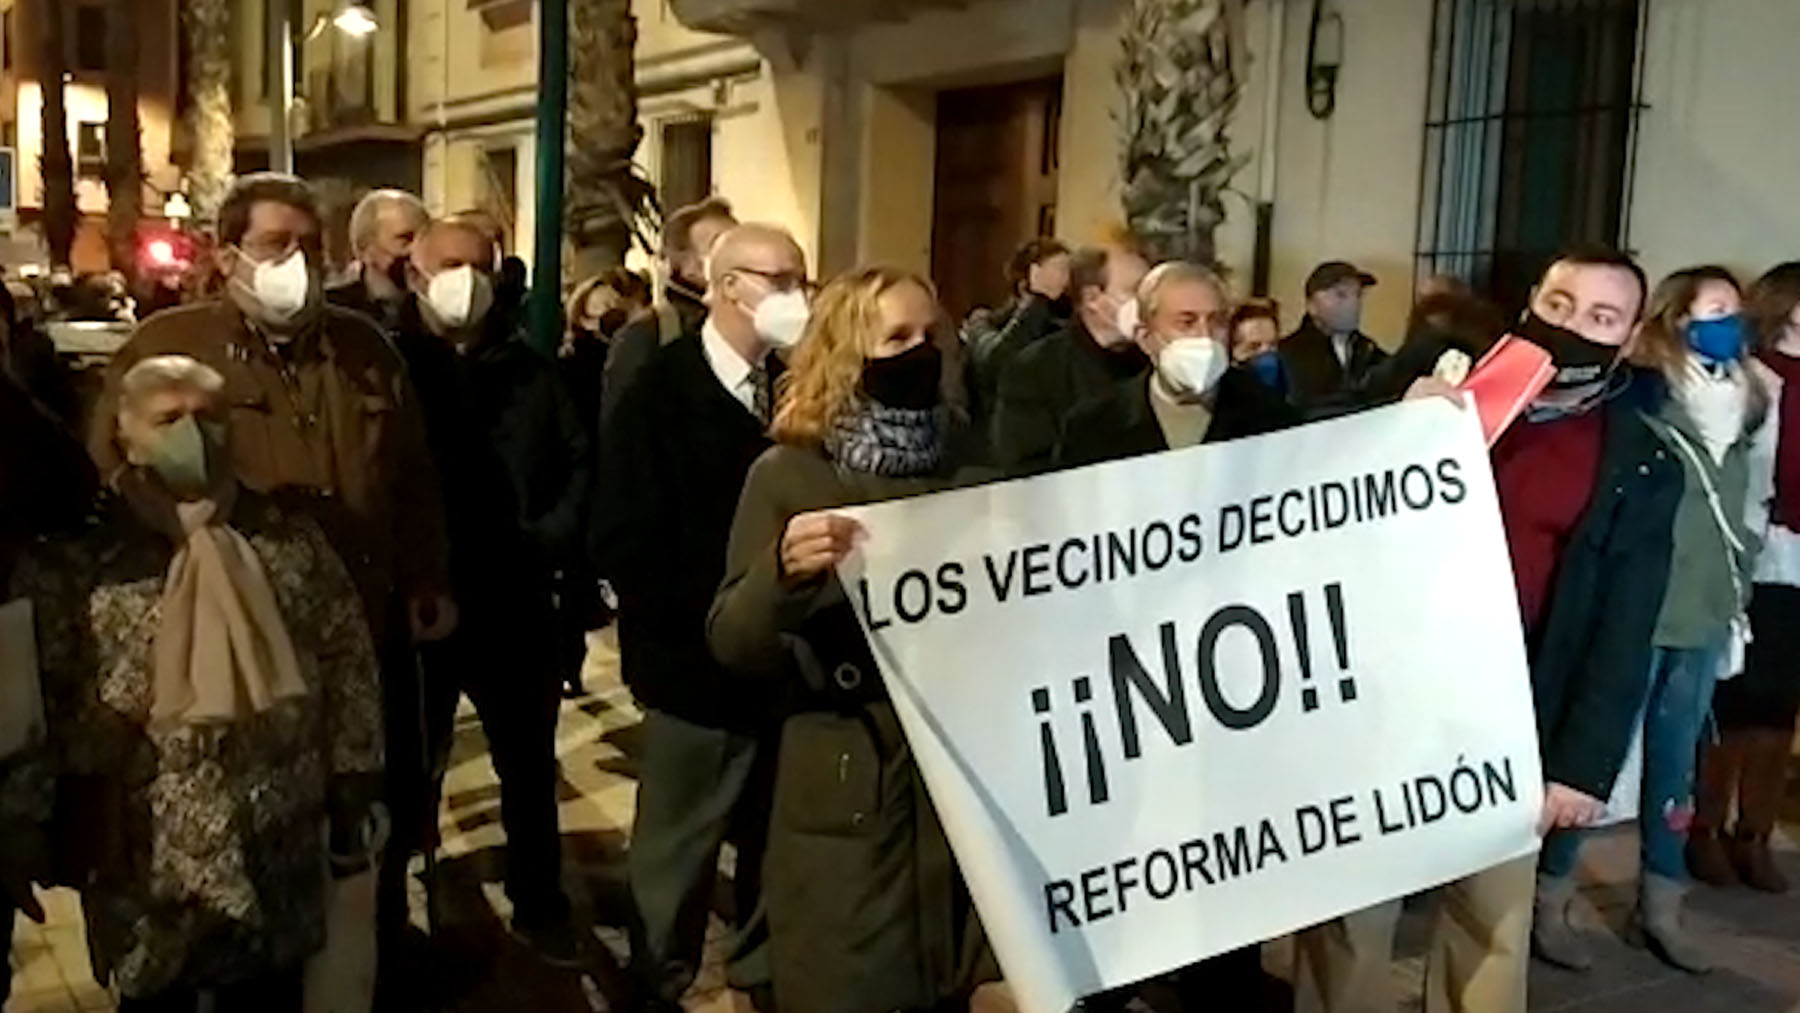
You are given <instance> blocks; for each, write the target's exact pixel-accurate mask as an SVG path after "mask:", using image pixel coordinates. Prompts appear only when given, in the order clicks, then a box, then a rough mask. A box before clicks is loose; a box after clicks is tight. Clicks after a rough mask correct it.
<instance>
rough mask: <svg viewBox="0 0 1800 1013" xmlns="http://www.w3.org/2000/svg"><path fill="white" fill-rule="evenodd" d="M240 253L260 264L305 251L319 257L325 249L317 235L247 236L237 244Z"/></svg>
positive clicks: (280, 234) (278, 234) (283, 258)
mask: <svg viewBox="0 0 1800 1013" xmlns="http://www.w3.org/2000/svg"><path fill="white" fill-rule="evenodd" d="M236 246H237V248H238V250H239V252H241V253H243V254H244V255H245V256H247V257H249V258H250V259H251V260H254V261H256V262H257V263H259V264H265V263H271V262H274V261H279V260H285V259H286V258H287V256H288V255H289V254H291V253H293V252H294V251H295V250H304V251H305V252H307V253H308V254H312V255H314V256H317V255H318V254H319V253H320V252H321V251H322V250H323V249H324V244H323V240H321V239H320V238H319V236H318V235H317V234H310V233H309V234H306V235H300V236H296V235H292V234H283V233H277V234H276V235H272V236H263V237H258V238H257V239H254V240H252V239H250V238H249V237H248V236H246V237H245V238H244V239H243V240H241V241H239V242H238V243H237V244H236Z"/></svg>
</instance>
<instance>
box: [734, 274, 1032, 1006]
mask: <svg viewBox="0 0 1800 1013" xmlns="http://www.w3.org/2000/svg"><path fill="white" fill-rule="evenodd" d="M961 375H962V373H961V365H960V362H959V361H958V356H957V343H956V341H955V340H954V339H953V338H951V337H949V336H948V335H947V334H946V332H945V331H944V329H943V328H942V327H941V326H940V324H939V310H938V307H937V302H936V296H935V294H934V292H933V290H932V288H931V285H930V283H929V282H927V281H925V280H924V279H923V278H921V277H918V276H917V275H914V274H911V273H909V272H906V271H901V270H896V269H891V268H882V267H869V268H863V269H860V270H856V271H851V272H849V273H848V274H846V275H844V276H842V277H840V278H838V279H837V280H835V281H833V282H832V283H831V284H830V285H828V286H826V288H825V290H824V291H823V292H822V293H821V294H820V295H819V297H818V300H817V301H816V303H815V304H814V308H813V318H812V323H811V325H810V326H809V327H808V329H807V334H806V337H805V339H804V340H803V341H802V342H801V344H800V348H799V351H798V352H797V353H796V355H795V358H794V361H793V363H792V366H791V368H790V370H789V372H788V374H787V377H786V383H785V386H784V388H783V390H782V393H781V399H780V404H779V407H778V409H777V411H776V413H775V417H774V422H773V425H772V432H771V435H772V436H773V438H774V440H775V446H774V447H773V448H772V449H770V450H769V451H768V452H766V453H765V454H764V455H763V456H762V458H761V459H760V460H758V461H757V463H756V465H755V466H754V467H753V468H752V469H751V471H750V475H749V478H748V479H747V480H746V482H745V485H744V491H743V495H742V498H741V499H740V501H739V503H738V510H737V517H736V519H735V521H734V522H733V525H732V531H731V543H730V548H729V550H728V554H727V559H726V578H725V582H724V584H723V585H722V586H721V588H720V591H719V596H718V599H717V600H716V601H715V602H714V604H713V612H712V616H711V619H710V621H709V624H708V640H709V642H710V644H711V646H712V649H713V653H714V654H715V655H716V656H717V658H718V659H719V661H721V662H722V663H723V664H724V665H725V666H726V667H727V668H730V669H732V670H733V671H735V672H737V673H739V674H741V675H743V676H745V677H753V678H761V679H764V680H767V682H768V684H769V686H770V690H769V691H770V692H771V693H780V694H783V695H785V696H788V697H790V698H791V704H790V709H789V713H790V714H791V715H792V716H791V717H789V718H788V719H787V721H786V724H785V727H784V728H783V730H782V736H781V748H780V754H779V757H778V759H777V770H776V780H775V804H774V811H773V813H772V814H771V826H770V831H769V844H768V858H767V861H766V862H765V863H764V876H765V878H764V881H763V896H764V901H765V904H766V907H767V910H768V917H769V929H770V939H771V963H772V972H773V980H774V989H775V998H776V1002H777V1004H778V1005H779V1006H780V1008H781V1009H782V1010H783V1011H785V1013H885V1011H889V1010H923V1009H936V1008H939V1007H940V1005H943V1006H945V1007H946V1008H947V1007H948V1005H949V1003H950V1002H952V1001H956V1002H961V1001H964V1000H966V997H967V996H968V995H969V994H970V993H971V992H972V991H973V989H974V987H975V986H976V985H977V984H979V983H981V982H983V981H985V980H991V979H995V978H998V976H999V975H998V971H997V969H996V967H995V965H994V962H993V959H992V956H991V954H990V951H989V949H988V947H987V944H986V940H985V937H984V935H983V933H982V930H981V926H980V922H979V920H978V919H977V917H976V914H975V911H974V908H973V907H972V906H971V904H970V900H969V896H968V891H967V889H966V888H965V886H964V884H963V882H962V878H961V875H960V874H959V872H958V871H957V867H956V862H955V860H954V858H953V857H952V856H951V853H950V847H949V844H948V842H947V841H946V839H945V837H944V831H943V828H942V827H941V826H940V825H939V823H938V819H937V814H936V812H935V810H934V809H933V807H932V804H931V800H930V798H929V797H928V796H927V795H926V792H925V785H924V783H923V781H922V780H921V778H920V776H919V773H918V770H917V768H916V767H915V766H914V763H913V760H912V754H911V752H910V751H909V749H908V747H907V742H906V736H905V735H904V734H902V732H901V729H900V725H899V723H898V721H897V720H896V718H895V715H894V708H893V706H892V704H891V703H890V702H889V700H888V697H887V694H886V692H885V691H884V690H883V688H882V684H881V677H880V675H879V673H878V672H877V669H876V667H875V660H874V657H873V656H872V655H871V654H870V652H869V647H868V645H867V643H866V641H865V640H864V638H863V634H862V630H861V628H860V627H859V626H858V625H857V621H856V617H855V615H854V613H853V612H852V611H851V607H850V604H849V602H848V601H847V600H846V599H845V596H844V591H843V588H842V587H841V586H839V584H838V582H837V579H836V577H835V576H834V575H833V572H832V567H833V565H834V564H836V563H837V562H838V561H839V560H841V559H842V558H844V556H846V555H847V554H848V553H849V552H850V550H851V547H852V544H853V542H854V540H855V538H856V537H857V527H856V525H855V523H854V522H852V521H850V520H849V519H848V518H845V517H842V516H840V515H835V514H832V513H830V511H831V510H832V508H834V507H840V506H843V505H846V504H852V503H871V502H878V501H881V500H889V499H897V498H900V497H904V496H912V495H917V494H920V493H927V492H932V491H935V490H939V489H943V488H946V487H949V486H954V485H958V484H963V483H966V482H969V481H972V480H974V479H976V478H978V477H982V476H978V475H976V474H974V473H973V472H972V471H970V470H969V469H967V468H966V467H964V466H963V465H964V462H965V461H966V460H967V456H966V454H967V451H965V450H963V449H961V448H962V447H963V446H964V444H963V442H962V436H961V434H962V432H963V430H962V427H960V426H959V425H958V422H959V417H960V416H961V414H962V412H961V408H960V404H959V402H960V394H961V392H960V384H959V383H957V382H956V381H955V380H954V378H957V377H960V376H961Z"/></svg>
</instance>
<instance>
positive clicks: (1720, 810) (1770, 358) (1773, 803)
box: [1687, 262, 1800, 893]
mask: <svg viewBox="0 0 1800 1013" xmlns="http://www.w3.org/2000/svg"><path fill="white" fill-rule="evenodd" d="M1748 303H1749V320H1750V323H1751V329H1752V332H1753V336H1754V337H1755V339H1756V341H1757V345H1758V351H1757V365H1758V366H1759V367H1760V368H1763V372H1764V374H1765V377H1766V378H1767V381H1768V384H1769V389H1770V402H1771V406H1772V407H1771V409H1770V413H1771V419H1770V421H1771V424H1770V425H1769V426H1768V427H1766V428H1765V430H1764V433H1763V437H1762V438H1759V439H1758V441H1757V445H1756V448H1755V453H1756V456H1757V459H1758V465H1759V466H1760V471H1759V473H1760V474H1761V476H1762V479H1763V482H1762V485H1761V486H1760V487H1758V486H1754V485H1753V486H1752V491H1751V496H1750V504H1749V517H1750V524H1751V526H1752V529H1753V530H1754V531H1755V532H1756V534H1757V535H1759V536H1760V537H1761V539H1762V553H1761V555H1760V557H1759V558H1758V560H1757V563H1756V572H1755V587H1754V591H1753V593H1752V595H1751V600H1750V631H1751V635H1752V638H1753V639H1752V640H1751V643H1750V645H1749V648H1748V652H1747V656H1746V658H1745V663H1744V666H1743V674H1742V675H1740V676H1738V677H1737V678H1735V679H1732V680H1730V681H1729V682H1725V683H1722V684H1721V685H1720V686H1719V690H1718V694H1717V697H1716V699H1715V700H1714V704H1713V713H1714V715H1715V717H1716V718H1717V720H1718V736H1717V739H1716V741H1713V742H1710V743H1709V744H1708V745H1707V746H1706V748H1705V749H1704V750H1703V752H1702V755H1701V759H1700V789H1699V796H1698V799H1697V806H1696V812H1695V816H1694V825H1693V828H1692V831H1691V834H1690V837H1689V840H1688V855H1687V857H1688V867H1689V869H1690V870H1692V872H1693V874H1694V877H1695V878H1696V879H1699V880H1701V881H1702V882H1706V883H1710V884H1713V885H1715V886H1728V885H1730V884H1732V883H1734V882H1737V881H1739V880H1742V882H1743V883H1744V885H1745V886H1748V887H1750V888H1751V889H1754V890H1762V891H1766V892H1768V893H1785V892H1786V891H1787V888H1788V883H1787V878H1786V877H1785V876H1783V875H1782V873H1781V870H1780V869H1779V868H1777V867H1776V865H1775V861H1774V859H1773V857H1772V856H1771V855H1770V854H1769V835H1770V833H1771V832H1773V831H1774V829H1775V816H1776V814H1777V812H1778V811H1779V810H1780V808H1781V797H1782V789H1783V787H1784V783H1785V774H1786V770H1787V762H1788V754H1789V751H1790V744H1791V742H1792V741H1793V735H1794V717H1795V714H1796V712H1797V711H1800V262H1790V263H1786V264H1782V265H1780V266H1779V267H1776V268H1774V269H1773V270H1771V271H1769V273H1768V274H1765V275H1763V277H1762V278H1760V279H1759V280H1758V281H1757V282H1756V284H1755V285H1753V286H1751V289H1750V293H1749V299H1748ZM1771 476H1772V482H1770V478H1771ZM1734 801H1735V802H1736V809H1737V824H1736V826H1735V827H1728V817H1729V816H1730V813H1731V810H1732V803H1733V802H1734Z"/></svg>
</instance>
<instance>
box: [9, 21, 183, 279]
mask: <svg viewBox="0 0 1800 1013" xmlns="http://www.w3.org/2000/svg"><path fill="white" fill-rule="evenodd" d="M175 4H176V0H140V2H139V3H137V4H135V5H134V8H133V9H134V14H135V16H136V19H137V20H136V22H135V24H133V25H132V26H131V31H133V32H134V33H135V35H136V38H137V44H138V124H139V131H140V136H141V137H142V146H143V168H144V191H143V195H142V204H143V207H144V210H145V213H146V215H147V216H149V217H154V216H155V215H156V214H157V213H158V212H159V211H160V210H161V208H162V206H163V200H164V198H165V197H166V196H168V195H169V194H171V193H174V192H175V191H177V190H178V189H179V188H180V185H181V171H180V169H179V168H178V167H177V165H176V162H175V152H174V143H175V117H176V115H177V114H176V102H177V95H178V89H179V84H178V80H177V77H176V66H177V47H178V41H177V38H176V19H175ZM50 12H56V13H58V14H59V15H60V16H61V17H62V18H63V26H62V39H63V49H64V53H63V65H64V67H65V68H66V72H67V77H66V79H65V81H64V82H63V84H62V85H61V87H62V90H63V101H64V105H65V108H66V110H67V115H66V124H67V128H68V137H67V140H66V143H67V144H68V145H69V150H70V153H71V155H72V157H73V159H74V164H75V203H76V207H77V209H78V210H79V211H80V212H81V220H80V222H79V223H78V225H77V229H76V234H75V246H74V250H73V251H72V254H71V258H70V259H71V260H72V261H73V262H74V266H75V267H76V268H77V269H83V270H99V269H103V268H105V267H106V265H107V263H108V254H107V246H106V231H105V224H106V223H105V215H106V207H107V191H106V182H105V173H106V119H107V110H108V102H107V65H106V60H107V51H106V47H107V34H108V32H109V31H110V30H111V26H109V25H108V23H107V18H108V14H109V10H108V5H107V3H106V0H0V147H8V148H11V149H13V152H14V162H13V165H14V174H15V179H14V181H13V182H14V186H15V187H16V192H15V194H14V197H15V199H16V204H15V207H16V208H17V209H18V213H17V220H16V221H15V222H10V223H8V224H9V225H11V226H16V228H15V230H14V232H13V234H12V235H11V236H8V237H6V241H7V253H6V260H7V261H8V262H10V263H12V264H19V263H33V262H37V263H41V262H43V261H44V260H46V259H47V254H45V253H44V252H43V248H42V247H43V244H42V240H41V238H40V233H39V232H38V231H37V230H36V228H35V225H36V223H37V221H38V220H39V218H40V216H41V215H42V213H43V207H44V175H43V161H42V160H43V155H44V124H43V108H44V81H43V77H44V72H43V71H44V63H45V53H44V48H43V46H44V39H45V35H44V25H43V23H42V21H41V19H42V18H43V17H44V16H45V15H46V14H48V13H50Z"/></svg>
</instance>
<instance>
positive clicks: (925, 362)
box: [862, 340, 944, 411]
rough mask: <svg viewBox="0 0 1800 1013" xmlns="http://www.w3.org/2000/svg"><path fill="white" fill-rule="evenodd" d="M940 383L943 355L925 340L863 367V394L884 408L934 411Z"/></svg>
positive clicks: (940, 390)
mask: <svg viewBox="0 0 1800 1013" xmlns="http://www.w3.org/2000/svg"><path fill="white" fill-rule="evenodd" d="M943 380H944V353H943V352H942V351H940V350H939V349H938V346H937V345H935V344H933V343H932V342H931V341H929V340H927V341H925V342H923V343H921V344H918V345H915V346H913V347H912V348H909V349H907V350H906V351H904V352H902V353H900V354H899V355H896V356H894V357H893V358H891V359H870V360H869V361H868V362H865V363H864V364H863V371H862V389H863V393H864V394H867V395H868V396H869V397H870V399H871V400H873V401H874V402H875V403H876V404H879V405H882V406H883V407H886V408H902V409H908V410H912V411H925V410H927V409H931V408H936V407H937V406H938V403H939V402H940V401H942V400H943Z"/></svg>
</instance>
